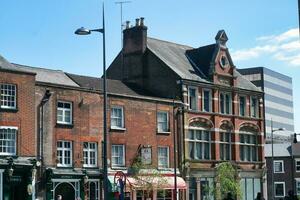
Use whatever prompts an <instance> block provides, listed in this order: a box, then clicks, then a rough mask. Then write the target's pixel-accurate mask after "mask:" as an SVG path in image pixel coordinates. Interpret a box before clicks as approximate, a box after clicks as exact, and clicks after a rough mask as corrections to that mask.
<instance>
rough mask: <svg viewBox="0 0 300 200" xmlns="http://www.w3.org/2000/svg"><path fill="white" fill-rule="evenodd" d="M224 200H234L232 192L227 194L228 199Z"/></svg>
mask: <svg viewBox="0 0 300 200" xmlns="http://www.w3.org/2000/svg"><path fill="white" fill-rule="evenodd" d="M224 200H234V199H233V197H232V194H231V192H228V193H227V197H226V198H225V199H224Z"/></svg>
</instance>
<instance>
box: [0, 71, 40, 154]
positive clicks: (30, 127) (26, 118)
mask: <svg viewBox="0 0 300 200" xmlns="http://www.w3.org/2000/svg"><path fill="white" fill-rule="evenodd" d="M0 73H1V76H0V84H14V85H16V91H17V94H16V109H12V110H10V109H1V110H0V126H12V127H17V129H18V131H17V146H16V148H17V149H16V151H17V153H16V154H17V156H31V157H35V156H36V134H35V133H36V128H35V122H36V121H35V110H34V104H35V98H34V93H35V75H34V74H32V73H25V72H24V73H22V72H15V71H1V72H0Z"/></svg>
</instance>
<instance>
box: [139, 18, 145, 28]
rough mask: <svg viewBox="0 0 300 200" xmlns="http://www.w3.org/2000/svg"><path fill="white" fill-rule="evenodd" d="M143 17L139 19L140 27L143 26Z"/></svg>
mask: <svg viewBox="0 0 300 200" xmlns="http://www.w3.org/2000/svg"><path fill="white" fill-rule="evenodd" d="M144 19H145V18H144V17H141V19H140V26H144Z"/></svg>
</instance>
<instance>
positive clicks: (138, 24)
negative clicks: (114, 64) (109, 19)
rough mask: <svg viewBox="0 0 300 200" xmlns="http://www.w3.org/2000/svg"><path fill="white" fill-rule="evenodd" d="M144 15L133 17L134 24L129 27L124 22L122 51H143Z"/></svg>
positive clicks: (144, 40)
mask: <svg viewBox="0 0 300 200" xmlns="http://www.w3.org/2000/svg"><path fill="white" fill-rule="evenodd" d="M144 20H145V19H144V17H141V18H137V19H135V26H133V27H130V24H129V21H127V22H126V29H124V30H123V53H124V55H126V54H131V53H144V52H145V50H146V47H147V26H145V25H144Z"/></svg>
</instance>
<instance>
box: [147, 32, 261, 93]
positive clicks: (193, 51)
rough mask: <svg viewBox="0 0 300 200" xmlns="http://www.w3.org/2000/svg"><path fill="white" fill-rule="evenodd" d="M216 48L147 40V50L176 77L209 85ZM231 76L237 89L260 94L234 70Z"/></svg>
mask: <svg viewBox="0 0 300 200" xmlns="http://www.w3.org/2000/svg"><path fill="white" fill-rule="evenodd" d="M217 47H218V46H217V44H210V45H207V46H203V47H199V48H193V47H190V46H186V45H181V44H176V43H172V42H168V41H163V40H158V39H154V38H150V37H148V38H147V48H148V49H149V50H150V51H151V52H153V53H154V54H155V55H156V56H157V57H158V58H159V59H160V60H162V61H163V62H164V63H165V64H166V65H167V66H169V67H170V68H171V69H172V70H173V71H174V72H175V73H177V74H178V76H180V77H181V78H182V79H187V80H192V81H200V82H204V83H211V81H210V80H209V79H208V78H207V77H208V74H209V68H210V62H211V61H212V59H213V56H214V54H215V51H217ZM233 75H234V76H236V77H237V87H238V88H242V89H247V90H253V91H259V92H261V90H260V89H259V88H257V87H256V86H255V85H254V84H253V83H251V82H250V81H249V80H247V79H245V78H243V77H242V75H241V74H240V73H239V72H238V71H237V70H234V73H233Z"/></svg>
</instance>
